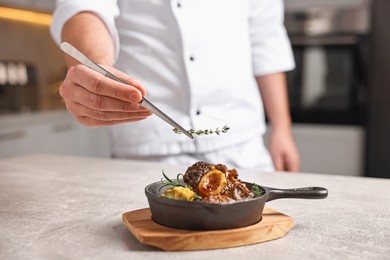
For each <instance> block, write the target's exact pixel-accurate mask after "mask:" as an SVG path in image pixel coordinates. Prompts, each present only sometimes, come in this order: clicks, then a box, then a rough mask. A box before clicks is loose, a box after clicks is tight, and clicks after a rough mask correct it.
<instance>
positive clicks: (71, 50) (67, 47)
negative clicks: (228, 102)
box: [61, 42, 194, 139]
mask: <svg viewBox="0 0 390 260" xmlns="http://www.w3.org/2000/svg"><path fill="white" fill-rule="evenodd" d="M61 49H62V50H63V51H64V52H65V53H66V54H68V55H70V56H72V57H73V58H75V59H76V60H78V61H79V62H81V63H82V64H84V65H85V66H87V67H89V68H90V69H92V70H94V71H96V72H99V73H100V74H102V75H104V76H106V77H107V78H110V79H112V80H115V81H118V82H121V83H124V82H123V81H121V80H120V79H119V78H118V77H116V76H115V75H114V74H112V73H110V72H109V71H107V70H106V69H104V68H103V67H101V66H100V65H98V64H96V63H95V62H93V61H92V60H91V59H89V58H88V57H87V56H85V55H84V54H83V53H81V52H80V51H79V50H78V49H76V48H75V47H74V46H73V45H71V44H70V43H68V42H63V43H62V44H61ZM139 104H140V105H142V106H144V107H145V108H147V109H148V110H150V111H152V112H153V113H154V114H155V115H156V116H158V117H159V118H161V119H162V120H164V121H165V122H167V123H168V124H170V125H171V126H173V127H174V128H176V129H178V130H179V131H180V132H182V133H183V134H185V135H186V136H188V137H189V138H191V139H194V137H193V135H192V134H191V133H189V132H188V131H187V130H185V129H184V128H183V127H182V126H181V125H179V124H178V123H176V122H175V121H174V120H173V119H172V118H170V117H169V116H168V115H166V114H165V113H164V112H162V111H161V110H160V109H159V108H157V107H156V106H155V105H153V104H152V103H151V102H150V101H149V100H147V99H146V98H145V97H142V100H141V101H140V102H139Z"/></svg>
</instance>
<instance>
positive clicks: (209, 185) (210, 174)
mask: <svg viewBox="0 0 390 260" xmlns="http://www.w3.org/2000/svg"><path fill="white" fill-rule="evenodd" d="M183 180H184V182H185V183H186V184H187V185H188V186H190V187H191V189H192V190H193V191H194V192H195V193H196V194H198V195H199V196H201V197H202V198H203V199H202V200H203V201H204V202H210V203H226V202H231V201H236V200H243V199H249V198H253V196H254V195H253V192H252V191H251V190H249V189H248V188H247V187H246V185H245V184H244V183H242V182H241V181H240V179H238V173H237V171H236V169H231V170H229V169H228V168H227V167H226V165H224V164H210V163H207V162H202V161H201V162H196V163H194V164H193V165H192V166H190V167H188V169H187V170H186V172H185V174H184V176H183Z"/></svg>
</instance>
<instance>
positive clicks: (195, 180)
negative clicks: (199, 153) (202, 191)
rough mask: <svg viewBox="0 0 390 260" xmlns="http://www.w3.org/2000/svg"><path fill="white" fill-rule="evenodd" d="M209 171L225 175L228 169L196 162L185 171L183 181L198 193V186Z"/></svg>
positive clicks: (219, 165) (220, 165)
mask: <svg viewBox="0 0 390 260" xmlns="http://www.w3.org/2000/svg"><path fill="white" fill-rule="evenodd" d="M211 170H219V171H221V172H223V173H224V174H226V173H227V171H228V169H227V167H226V166H225V165H223V164H211V163H207V162H196V163H194V164H193V165H192V166H190V167H188V169H187V170H186V172H185V174H184V176H183V180H184V182H185V183H186V184H187V185H189V186H190V187H191V188H192V189H193V190H194V191H196V192H198V191H199V189H198V185H199V183H200V180H201V179H202V177H203V176H204V175H205V174H206V173H208V172H209V171H211Z"/></svg>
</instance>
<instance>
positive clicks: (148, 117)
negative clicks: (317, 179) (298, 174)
mask: <svg viewBox="0 0 390 260" xmlns="http://www.w3.org/2000/svg"><path fill="white" fill-rule="evenodd" d="M283 8H284V6H283V1H282V0H261V1H259V0H118V1H115V0H99V1H79V0H58V1H57V7H56V10H55V12H54V16H53V21H52V25H51V33H52V35H53V37H54V39H55V40H56V42H57V43H58V44H60V43H61V42H63V41H66V42H69V43H71V44H72V45H74V46H75V47H76V48H78V49H79V50H80V51H81V52H83V53H84V54H85V55H86V56H88V57H89V58H91V59H92V60H94V61H95V62H97V63H99V64H101V65H102V66H104V67H105V68H106V69H107V70H109V71H110V72H112V73H113V74H115V75H116V76H117V77H119V78H121V79H122V81H124V82H125V83H126V84H123V83H118V82H115V81H113V80H111V79H109V78H106V77H104V76H102V75H100V74H98V73H97V72H94V71H92V70H91V69H89V68H87V67H85V66H84V65H80V64H78V63H77V62H76V60H74V59H72V58H71V57H69V56H66V57H65V61H66V63H67V65H68V66H69V69H68V73H67V75H66V78H65V80H64V82H63V84H62V85H61V87H60V94H61V96H62V97H63V99H64V101H65V104H66V107H67V110H68V111H69V112H70V113H71V114H72V115H73V116H74V117H75V119H76V120H77V121H78V122H80V123H81V124H84V125H86V126H88V127H102V126H109V128H110V135H111V144H112V156H113V157H115V158H129V159H140V160H153V161H161V162H166V163H175V164H186V165H192V164H193V163H194V162H196V161H200V160H202V161H207V162H210V163H223V164H226V165H229V167H240V168H257V169H261V170H263V171H274V170H278V171H281V170H285V171H298V170H299V154H298V152H297V149H296V146H295V143H294V140H293V137H292V134H291V119H290V115H289V109H288V99H287V91H286V80H285V71H288V70H292V69H293V68H294V66H295V64H294V60H293V55H292V50H291V46H290V43H289V40H288V37H287V35H286V31H285V28H284V26H283V13H284V10H283ZM143 96H145V97H147V98H148V100H150V101H151V102H153V103H154V104H155V105H156V106H157V107H159V108H160V109H161V110H163V111H164V112H165V113H166V114H168V115H169V116H170V117H172V118H173V119H174V120H175V121H177V122H178V123H179V124H180V125H182V126H183V127H184V128H186V129H195V130H205V129H214V130H215V129H217V128H218V129H221V127H223V126H225V125H226V126H228V127H229V128H230V129H229V131H228V132H226V133H221V134H220V135H216V134H210V135H202V136H195V139H194V140H191V139H190V138H187V137H186V136H185V135H180V134H176V133H174V132H173V131H172V127H170V126H169V125H168V124H166V123H165V122H164V121H162V120H161V119H160V118H158V117H156V116H155V115H152V113H151V112H150V111H148V110H147V109H145V108H143V107H142V106H141V105H139V104H138V102H139V101H140V100H141V98H142V97H143ZM263 107H264V108H265V112H266V113H267V116H268V119H269V124H270V129H271V132H270V136H269V145H268V149H267V148H266V146H265V144H264V141H263V135H264V133H265V131H266V126H265V115H264V108H263Z"/></svg>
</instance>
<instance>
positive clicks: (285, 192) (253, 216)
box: [145, 182, 328, 230]
mask: <svg viewBox="0 0 390 260" xmlns="http://www.w3.org/2000/svg"><path fill="white" fill-rule="evenodd" d="M244 183H245V184H246V185H247V187H248V188H249V189H251V188H252V184H251V183H247V182H244ZM161 186H162V183H161V182H155V183H152V184H149V185H148V186H146V187H145V194H146V197H147V198H148V202H149V207H150V210H151V212H152V219H153V220H154V221H155V222H157V223H158V224H160V225H163V226H168V227H172V228H178V229H187V230H220V229H231V228H240V227H245V226H249V225H253V224H255V223H257V222H259V221H260V220H261V218H262V213H263V209H264V204H265V202H267V201H271V200H275V199H283V198H295V199H324V198H326V197H327V196H328V190H327V189H325V188H321V187H307V188H298V189H276V188H269V187H264V186H259V187H260V188H261V189H262V190H263V195H261V196H260V197H257V198H254V199H249V200H242V201H235V202H232V203H224V204H217V203H206V202H196V201H192V202H191V201H184V200H176V199H168V198H164V197H160V194H161V193H163V192H164V191H165V189H166V188H163V189H161V190H160V187H161Z"/></svg>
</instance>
